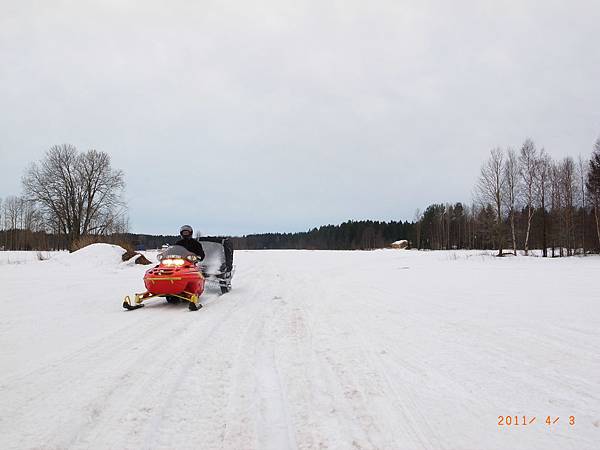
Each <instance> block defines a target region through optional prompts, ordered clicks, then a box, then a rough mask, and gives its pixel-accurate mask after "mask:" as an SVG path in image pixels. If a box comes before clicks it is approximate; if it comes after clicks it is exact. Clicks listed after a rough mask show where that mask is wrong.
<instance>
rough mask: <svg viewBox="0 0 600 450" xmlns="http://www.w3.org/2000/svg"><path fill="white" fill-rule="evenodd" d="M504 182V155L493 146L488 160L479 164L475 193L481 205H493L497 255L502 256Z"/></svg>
mask: <svg viewBox="0 0 600 450" xmlns="http://www.w3.org/2000/svg"><path fill="white" fill-rule="evenodd" d="M504 183H505V177H504V155H503V153H502V150H501V149H499V148H495V149H493V150H492V151H491V152H490V157H489V158H488V160H487V161H486V162H485V163H484V164H483V165H482V166H481V173H480V175H479V180H478V182H477V194H478V198H479V200H480V202H481V203H482V205H484V206H485V205H486V204H492V205H493V206H494V209H495V213H496V223H495V235H496V239H497V241H496V244H497V246H498V256H502V247H503V233H502V206H503V201H504V199H503V196H504Z"/></svg>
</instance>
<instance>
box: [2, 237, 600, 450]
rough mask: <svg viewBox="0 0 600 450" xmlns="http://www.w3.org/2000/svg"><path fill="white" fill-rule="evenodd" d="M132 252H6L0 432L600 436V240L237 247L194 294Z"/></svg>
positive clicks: (32, 435) (293, 442)
mask: <svg viewBox="0 0 600 450" xmlns="http://www.w3.org/2000/svg"><path fill="white" fill-rule="evenodd" d="M85 250H86V249H84V252H85ZM119 256H120V252H119V250H118V249H114V248H112V247H103V246H100V247H98V246H94V247H92V248H89V249H87V254H84V253H80V254H72V255H69V254H57V255H53V257H52V258H51V259H50V260H48V261H38V260H37V258H36V257H35V254H34V255H33V256H32V257H31V258H28V257H25V258H23V259H22V260H23V261H24V262H23V263H21V264H3V265H2V267H1V268H0V282H1V285H2V294H1V296H0V306H1V308H2V309H1V315H0V448H2V449H27V448H40V449H63V448H74V449H79V448H93V449H96V448H97V449H124V448H131V449H134V448H157V449H158V448H160V449H186V448H194V449H217V448H226V449H286V448H302V449H312V448H314V449H325V448H328V449H449V450H459V449H597V448H600V352H599V349H600V292H599V290H598V279H600V277H599V273H600V258H598V257H586V258H579V257H575V258H564V259H553V260H550V259H542V258H526V257H517V258H514V257H509V258H502V259H498V258H493V257H491V256H488V255H486V254H483V253H481V252H464V251H456V252H416V251H393V250H381V251H373V252H321V251H256V252H250V251H248V252H236V262H235V263H236V266H237V272H236V276H235V278H234V283H233V286H234V289H233V291H232V292H231V293H229V294H226V295H224V296H218V295H217V293H216V292H215V291H208V292H207V293H206V294H205V297H204V298H205V307H204V308H203V309H201V310H199V311H197V312H190V311H189V310H188V309H187V307H186V306H185V305H170V304H167V303H166V302H165V301H164V300H163V299H159V300H156V301H154V302H152V301H150V302H149V303H148V305H147V306H146V308H142V309H140V310H137V311H124V310H122V308H121V302H122V300H123V296H124V295H125V294H131V293H133V292H134V291H136V290H137V291H141V290H143V283H142V275H143V272H144V270H145V269H146V268H145V267H139V266H135V265H132V264H128V263H121V262H120V259H119ZM149 256H152V255H151V254H150V255H149ZM507 415H509V416H513V419H512V420H513V421H514V416H519V420H521V419H522V416H524V415H525V416H526V417H527V420H528V421H529V420H530V419H532V418H533V417H535V418H536V420H535V421H533V422H532V424H530V425H526V426H523V425H519V426H514V425H511V426H499V425H498V420H499V419H498V416H507ZM547 416H551V417H552V421H554V419H555V418H556V417H559V418H560V419H559V421H558V422H556V423H555V424H552V425H546V423H545V420H546V417H547ZM569 416H574V420H575V424H574V425H569Z"/></svg>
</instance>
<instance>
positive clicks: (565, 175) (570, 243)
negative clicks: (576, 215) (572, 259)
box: [560, 156, 576, 256]
mask: <svg viewBox="0 0 600 450" xmlns="http://www.w3.org/2000/svg"><path fill="white" fill-rule="evenodd" d="M560 174H561V183H560V187H561V190H562V195H561V196H562V198H563V211H562V216H563V224H564V234H563V242H564V247H566V249H567V256H571V255H572V254H573V249H574V247H575V243H574V223H573V209H574V192H575V190H576V187H575V162H574V161H573V158H571V157H570V156H568V157H566V158H564V159H563V160H562V162H561V164H560Z"/></svg>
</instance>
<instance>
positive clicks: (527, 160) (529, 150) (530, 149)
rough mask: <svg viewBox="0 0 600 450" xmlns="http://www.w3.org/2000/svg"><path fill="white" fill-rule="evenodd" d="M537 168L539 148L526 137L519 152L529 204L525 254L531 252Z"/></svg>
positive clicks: (522, 176)
mask: <svg viewBox="0 0 600 450" xmlns="http://www.w3.org/2000/svg"><path fill="white" fill-rule="evenodd" d="M536 170H537V150H536V148H535V144H534V143H533V141H532V140H531V139H526V140H525V142H524V143H523V145H522V146H521V152H520V154H519V173H520V175H521V182H522V183H523V196H524V200H525V204H526V205H527V231H526V232H525V245H524V248H525V255H528V254H529V234H530V231H531V219H532V218H533V214H534V212H535V178H536Z"/></svg>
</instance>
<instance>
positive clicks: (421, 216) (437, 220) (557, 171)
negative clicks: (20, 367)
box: [0, 139, 600, 256]
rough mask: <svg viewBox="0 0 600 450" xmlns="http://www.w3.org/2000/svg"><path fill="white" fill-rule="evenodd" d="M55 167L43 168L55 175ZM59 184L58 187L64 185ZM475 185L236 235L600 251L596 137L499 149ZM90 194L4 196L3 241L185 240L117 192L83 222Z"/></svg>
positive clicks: (262, 245) (263, 242) (7, 245)
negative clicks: (553, 147) (134, 213)
mask: <svg viewBox="0 0 600 450" xmlns="http://www.w3.org/2000/svg"><path fill="white" fill-rule="evenodd" d="M59 156H61V157H62V158H63V159H65V158H66V159H68V158H71V159H73V161H75V163H73V164H74V167H75V168H77V167H80V166H81V167H83V168H85V167H88V166H90V165H94V164H96V165H97V166H99V167H100V168H101V169H102V171H103V172H102V173H109V174H110V173H113V172H111V171H112V169H111V168H110V161H109V159H108V157H107V155H104V154H102V153H98V152H95V151H90V152H88V153H86V154H83V155H80V156H77V153H76V151H75V150H74V149H71V148H62V147H61V148H55V149H52V150H51V151H50V152H49V153H48V156H47V158H55V159H56V158H58V157H59ZM67 157H68V158H67ZM61 161H62V160H61ZM47 166H48V164H45V165H44V166H43V167H47ZM59 166H60V165H58V166H57V167H59ZM30 172H31V173H30V174H29V175H30V176H31V179H32V181H31V183H29V184H27V183H26V188H27V189H25V192H26V193H27V192H29V193H30V194H31V192H30V191H32V192H33V191H35V189H37V188H39V186H37V185H36V183H34V181H35V180H38V179H39V178H40V177H38V176H33V175H36V174H37V172H35V171H34V170H33V169H31V170H30ZM92 172H93V171H92ZM53 173H54V172H51V173H49V174H47V178H48V179H49V180H52V177H51V175H52V174H53ZM85 173H87V172H85ZM121 178H122V175H121V174H120V172H116V174H114V176H113V183H110V184H109V185H108V186H107V187H106V189H107V192H109V193H110V192H112V191H113V190H115V189H117V190H118V189H120V188H121V187H122V179H121ZM94 179H95V178H94ZM86 180H87V178H85V177H83V178H82V179H81V180H79V181H80V182H81V183H83V185H86V184H85V183H86V182H87V183H88V184H89V180H88V181H86ZM67 181H68V180H67ZM71 184H73V183H70V182H69V183H67V185H71ZM44 186H45V185H44ZM61 189H62V188H61ZM61 189H59V190H58V191H57V192H59V193H61V192H62V190H61ZM79 191H82V192H83V191H85V190H81V189H80V190H78V191H77V192H79ZM474 193H475V195H474V199H473V201H472V202H471V204H470V205H467V204H464V203H460V202H459V203H436V204H432V205H430V206H428V207H427V208H426V209H425V211H424V212H423V213H420V212H419V211H418V210H417V213H416V214H415V219H414V221H413V222H408V221H404V222H402V221H391V222H379V221H372V220H360V221H352V220H351V221H347V222H344V223H342V224H340V225H325V226H321V227H319V228H313V229H312V230H309V231H304V232H298V233H264V234H251V235H247V236H241V237H232V238H231V239H232V241H233V244H234V248H236V249H248V250H256V249H311V250H369V249H376V248H384V247H389V246H390V244H391V243H392V242H394V241H397V240H401V239H406V240H408V241H409V242H410V246H411V247H412V248H417V249H432V250H448V249H497V250H498V254H499V255H503V254H506V252H507V250H508V251H509V252H511V253H513V254H515V255H516V254H517V250H523V251H524V253H525V254H527V253H528V251H529V249H542V251H543V256H571V255H576V254H586V253H589V252H599V251H600V139H599V140H598V141H597V142H596V143H595V145H594V147H593V152H592V154H591V157H590V158H589V159H588V158H585V157H582V156H580V157H579V158H578V159H577V160H574V159H573V158H571V157H565V158H562V159H558V160H554V159H552V158H551V157H550V155H549V154H548V153H546V152H545V150H544V149H540V150H538V149H537V148H536V146H535V144H534V142H533V141H532V140H530V139H527V140H525V142H524V143H523V144H522V145H521V147H520V148H519V150H514V149H511V148H507V149H499V148H496V149H493V150H492V151H491V152H490V155H489V157H488V159H487V160H486V161H484V163H483V165H482V166H481V171H480V174H479V178H478V179H477V183H476V185H475V191H474ZM61 195H62V194H61ZM86 195H87V194H86ZM85 198H86V197H85V196H84V195H83V194H81V199H80V200H79V201H77V202H75V203H74V206H73V207H69V208H66V209H65V211H64V216H65V217H64V218H63V215H60V214H59V216H58V218H57V217H54V215H53V214H50V213H49V212H48V210H47V209H44V207H43V206H41V203H40V201H39V200H36V199H35V198H33V199H32V198H31V197H27V196H23V197H14V196H11V197H8V198H6V199H5V200H4V201H2V199H0V249H3V250H61V249H69V250H76V249H77V248H81V247H82V246H85V245H88V244H90V243H93V242H108V243H114V244H118V245H121V246H123V247H126V248H128V249H150V248H160V247H161V246H163V245H164V244H173V243H175V242H176V241H177V239H179V236H163V235H160V236H157V235H149V234H132V233H126V232H125V231H126V230H127V222H126V221H124V220H121V219H122V217H121V216H120V215H119V214H117V212H118V211H119V209H118V208H120V207H121V204H120V203H119V201H117V200H118V199H117V197H115V198H114V199H113V200H114V201H111V202H110V203H109V204H107V205H104V207H105V211H104V213H103V214H100V215H98V214H96V215H94V214H95V213H94V214H92V217H93V218H94V219H93V220H91V219H90V220H83V223H84V225H85V226H81V224H80V222H81V221H82V220H81V218H82V217H85V215H84V216H81V217H79V216H77V217H79V218H78V219H77V220H74V219H73V214H71V213H70V212H69V211H71V210H72V209H74V210H76V211H79V210H80V209H81V208H79V207H77V208H75V206H77V205H83V204H85V201H83V200H85ZM67 203H68V202H67ZM61 211H62V209H61V210H60V211H59V212H61ZM94 211H95V209H94ZM115 211H116V212H115ZM61 214H62V212H61ZM54 219H56V220H54ZM67 219H68V220H67ZM71 222H72V223H71ZM57 224H59V225H60V226H56V225H57ZM65 224H68V226H66V225H65Z"/></svg>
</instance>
